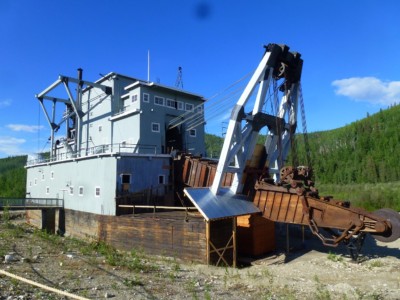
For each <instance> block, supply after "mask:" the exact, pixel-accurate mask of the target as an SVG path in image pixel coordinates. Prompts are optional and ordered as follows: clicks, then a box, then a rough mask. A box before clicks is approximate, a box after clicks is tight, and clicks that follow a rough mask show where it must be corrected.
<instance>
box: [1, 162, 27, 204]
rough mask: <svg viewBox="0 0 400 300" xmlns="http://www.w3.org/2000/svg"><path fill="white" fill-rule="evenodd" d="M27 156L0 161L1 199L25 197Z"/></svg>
mask: <svg viewBox="0 0 400 300" xmlns="http://www.w3.org/2000/svg"><path fill="white" fill-rule="evenodd" d="M26 159H27V157H26V156H15V157H8V158H3V159H0V197H16V198H24V197H25V183H26V170H25V168H24V166H25V164H26Z"/></svg>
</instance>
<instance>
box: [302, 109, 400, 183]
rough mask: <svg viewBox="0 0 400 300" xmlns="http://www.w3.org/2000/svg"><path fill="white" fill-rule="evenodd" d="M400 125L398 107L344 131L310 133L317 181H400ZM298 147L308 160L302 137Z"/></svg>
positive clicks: (343, 129)
mask: <svg viewBox="0 0 400 300" xmlns="http://www.w3.org/2000/svg"><path fill="white" fill-rule="evenodd" d="M338 117H339V118H340V116H338ZM399 124H400V106H394V107H391V108H390V109H387V110H381V111H380V112H379V113H376V114H374V115H372V116H368V117H366V118H365V119H363V120H360V121H357V122H354V123H351V124H350V125H347V126H345V127H342V128H338V129H335V130H330V131H324V132H315V133H311V134H309V135H308V139H309V144H310V150H311V157H312V166H313V169H314V171H315V177H316V181H317V182H319V183H336V184H349V183H383V182H391V181H398V180H400V160H399V158H400V131H399ZM297 144H298V146H299V147H298V149H299V152H300V154H299V157H302V158H303V160H304V143H303V139H302V137H301V136H298V143H297ZM301 150H303V151H301Z"/></svg>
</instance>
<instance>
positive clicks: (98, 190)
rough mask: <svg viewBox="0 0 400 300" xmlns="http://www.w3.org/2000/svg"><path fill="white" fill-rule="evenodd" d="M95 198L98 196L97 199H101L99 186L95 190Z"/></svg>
mask: <svg viewBox="0 0 400 300" xmlns="http://www.w3.org/2000/svg"><path fill="white" fill-rule="evenodd" d="M95 196H96V197H100V187H99V186H96V189H95Z"/></svg>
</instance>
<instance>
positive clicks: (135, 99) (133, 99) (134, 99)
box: [131, 94, 138, 103]
mask: <svg viewBox="0 0 400 300" xmlns="http://www.w3.org/2000/svg"><path fill="white" fill-rule="evenodd" d="M137 100H138V95H136V94H135V95H132V96H131V102H132V103H134V102H136V101H137Z"/></svg>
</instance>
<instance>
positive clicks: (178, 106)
mask: <svg viewBox="0 0 400 300" xmlns="http://www.w3.org/2000/svg"><path fill="white" fill-rule="evenodd" d="M176 102H177V103H178V105H177V106H176V108H177V109H178V110H185V105H184V103H183V102H182V101H176Z"/></svg>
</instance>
